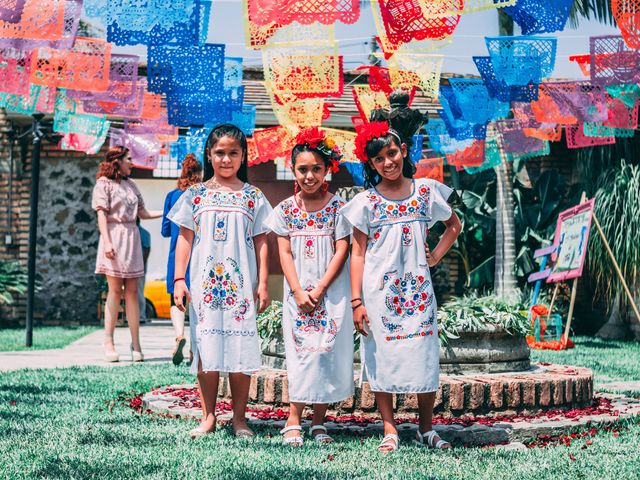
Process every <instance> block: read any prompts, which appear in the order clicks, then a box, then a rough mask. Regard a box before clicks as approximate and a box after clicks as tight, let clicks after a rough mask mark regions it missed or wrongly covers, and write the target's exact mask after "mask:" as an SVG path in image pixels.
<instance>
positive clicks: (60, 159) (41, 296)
mask: <svg viewBox="0 0 640 480" xmlns="http://www.w3.org/2000/svg"><path fill="white" fill-rule="evenodd" d="M98 163H99V157H97V156H87V155H84V154H77V153H73V152H62V151H57V150H53V149H50V148H47V149H46V150H45V152H44V155H43V156H42V160H41V171H40V199H39V203H38V210H39V215H38V247H37V265H38V266H37V270H38V273H39V274H40V275H41V276H42V290H41V291H40V292H38V294H37V303H36V305H35V307H36V310H37V311H38V312H39V313H41V314H42V315H43V316H44V318H45V319H46V321H47V322H54V323H58V322H62V323H70V322H79V323H92V322H96V321H97V320H98V319H97V309H96V305H97V301H98V289H97V284H96V279H95V278H96V277H95V275H94V273H93V272H94V269H95V261H96V260H95V259H96V250H97V247H98V239H99V233H98V228H97V222H96V215H95V212H94V211H93V210H92V209H91V194H92V190H93V186H94V185H95V175H96V170H97V168H98Z"/></svg>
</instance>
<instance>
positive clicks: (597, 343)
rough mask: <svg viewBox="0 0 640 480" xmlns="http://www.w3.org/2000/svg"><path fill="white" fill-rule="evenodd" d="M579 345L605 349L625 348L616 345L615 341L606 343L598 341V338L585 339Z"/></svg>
mask: <svg viewBox="0 0 640 480" xmlns="http://www.w3.org/2000/svg"><path fill="white" fill-rule="evenodd" d="M616 342H617V341H616ZM630 343H631V342H630ZM577 346H579V347H589V348H599V349H604V350H612V349H619V348H623V347H622V346H620V345H616V344H615V343H606V342H604V341H597V340H584V341H581V342H580V343H578V344H577Z"/></svg>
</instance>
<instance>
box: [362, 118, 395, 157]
mask: <svg viewBox="0 0 640 480" xmlns="http://www.w3.org/2000/svg"><path fill="white" fill-rule="evenodd" d="M389 131H390V128H389V122H369V123H364V124H362V125H357V126H356V134H357V135H356V139H355V141H354V143H355V147H356V148H355V149H354V150H353V153H354V154H355V156H356V158H357V159H358V160H360V161H361V162H362V163H367V162H368V161H369V157H368V156H367V153H366V151H365V148H366V147H367V144H368V143H369V142H370V141H371V140H373V139H374V138H379V137H384V136H386V135H388V134H389Z"/></svg>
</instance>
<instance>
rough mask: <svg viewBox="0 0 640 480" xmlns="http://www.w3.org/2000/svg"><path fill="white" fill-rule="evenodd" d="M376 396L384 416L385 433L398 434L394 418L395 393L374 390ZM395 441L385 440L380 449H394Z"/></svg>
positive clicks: (381, 414)
mask: <svg viewBox="0 0 640 480" xmlns="http://www.w3.org/2000/svg"><path fill="white" fill-rule="evenodd" d="M374 395H375V397H376V403H377V404H378V410H379V411H380V416H381V417H382V424H383V426H384V434H385V435H388V434H390V433H392V434H395V435H397V434H398V429H397V428H396V421H395V419H394V418H393V394H392V393H388V392H374ZM393 446H394V443H392V442H391V441H389V442H385V443H383V444H382V445H380V447H379V450H381V451H391V450H393Z"/></svg>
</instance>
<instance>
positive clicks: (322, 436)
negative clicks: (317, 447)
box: [309, 425, 333, 443]
mask: <svg viewBox="0 0 640 480" xmlns="http://www.w3.org/2000/svg"><path fill="white" fill-rule="evenodd" d="M317 430H320V431H321V432H323V433H319V434H318V435H314V434H313V432H315V431H317ZM309 435H311V436H312V437H313V439H314V440H315V441H316V442H318V443H333V438H331V436H330V435H327V427H325V426H324V425H314V426H312V427H311V428H310V429H309Z"/></svg>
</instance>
